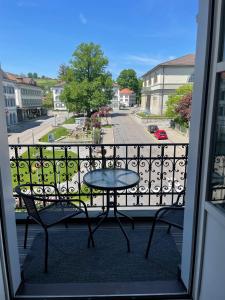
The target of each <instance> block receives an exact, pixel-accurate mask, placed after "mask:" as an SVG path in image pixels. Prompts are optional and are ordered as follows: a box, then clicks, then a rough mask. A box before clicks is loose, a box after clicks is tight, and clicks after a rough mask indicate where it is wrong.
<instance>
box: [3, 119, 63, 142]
mask: <svg viewBox="0 0 225 300" xmlns="http://www.w3.org/2000/svg"><path fill="white" fill-rule="evenodd" d="M66 117H67V113H63V114H62V113H60V114H59V115H57V116H56V117H54V116H49V117H47V116H46V117H45V116H43V117H40V118H38V119H34V120H30V121H25V122H21V123H19V124H17V125H15V126H13V127H11V128H10V132H9V133H8V142H9V144H18V142H19V144H33V143H34V144H35V143H37V142H38V140H39V139H40V138H41V137H42V136H43V135H45V134H46V133H48V132H49V131H50V130H51V129H52V128H53V127H54V125H55V124H56V123H62V122H63V121H64V120H65V118H66Z"/></svg>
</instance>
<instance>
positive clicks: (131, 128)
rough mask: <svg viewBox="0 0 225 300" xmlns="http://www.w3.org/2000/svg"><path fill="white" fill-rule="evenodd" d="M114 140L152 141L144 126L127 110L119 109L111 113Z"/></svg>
mask: <svg viewBox="0 0 225 300" xmlns="http://www.w3.org/2000/svg"><path fill="white" fill-rule="evenodd" d="M112 124H113V131H114V141H115V143H116V144H132V143H134V144H146V143H154V142H155V138H154V137H152V136H151V135H150V134H149V133H148V132H147V130H145V128H144V127H143V126H142V125H140V124H138V123H137V122H135V121H134V119H133V118H132V116H131V115H130V113H129V111H126V110H120V111H117V112H114V113H113V114H112Z"/></svg>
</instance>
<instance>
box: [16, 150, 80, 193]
mask: <svg viewBox="0 0 225 300" xmlns="http://www.w3.org/2000/svg"><path fill="white" fill-rule="evenodd" d="M42 155H43V165H42V166H41V164H40V160H39V159H36V157H40V148H38V147H37V148H36V147H31V148H30V160H29V159H28V152H27V151H26V152H24V153H23V154H22V156H21V158H22V159H23V160H21V161H20V162H19V175H20V184H22V183H29V182H32V183H42V182H43V181H42V174H43V177H44V183H46V184H50V183H53V184H54V183H55V182H57V183H58V181H59V180H60V182H61V183H63V182H65V181H67V180H71V178H72V177H73V175H74V174H75V173H77V171H78V167H77V161H76V160H74V159H76V158H77V154H76V153H74V152H72V151H68V163H67V166H66V162H65V160H62V159H63V158H65V152H64V151H62V150H55V159H56V161H53V152H52V151H51V150H45V149H43V153H42ZM57 158H58V160H57ZM45 159H49V160H45ZM54 164H55V166H56V170H55V171H56V172H55V171H54V168H53V165H54ZM29 165H30V168H31V174H30V171H29V170H30V169H29ZM14 166H15V165H14V163H12V167H11V174H12V185H13V187H15V186H16V185H18V180H17V168H16V167H14ZM66 167H67V169H66ZM66 171H67V173H68V178H67V176H66ZM30 176H31V178H30Z"/></svg>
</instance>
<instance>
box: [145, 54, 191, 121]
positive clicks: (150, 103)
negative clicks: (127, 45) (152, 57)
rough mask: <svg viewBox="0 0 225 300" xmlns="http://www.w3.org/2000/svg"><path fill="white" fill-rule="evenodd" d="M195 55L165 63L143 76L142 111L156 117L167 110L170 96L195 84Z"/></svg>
mask: <svg viewBox="0 0 225 300" xmlns="http://www.w3.org/2000/svg"><path fill="white" fill-rule="evenodd" d="M194 65H195V55H194V54H188V55H185V56H182V57H179V58H176V59H173V60H170V61H166V62H163V63H161V64H159V65H157V66H156V67H154V68H153V69H151V70H150V71H148V72H147V73H145V74H144V75H143V76H142V79H143V87H142V91H141V109H142V110H143V111H147V112H150V113H151V114H154V115H162V114H163V113H164V112H165V110H166V102H167V100H168V96H169V95H170V94H172V93H174V92H175V90H176V89H177V88H179V87H180V86H182V85H184V84H187V83H193V80H194Z"/></svg>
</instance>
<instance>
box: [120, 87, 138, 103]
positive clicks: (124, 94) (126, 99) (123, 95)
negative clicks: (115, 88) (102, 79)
mask: <svg viewBox="0 0 225 300" xmlns="http://www.w3.org/2000/svg"><path fill="white" fill-rule="evenodd" d="M119 97H120V106H125V107H131V106H134V105H135V104H136V103H137V100H136V94H135V92H134V91H132V90H130V89H128V88H125V89H122V90H120V91H119Z"/></svg>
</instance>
